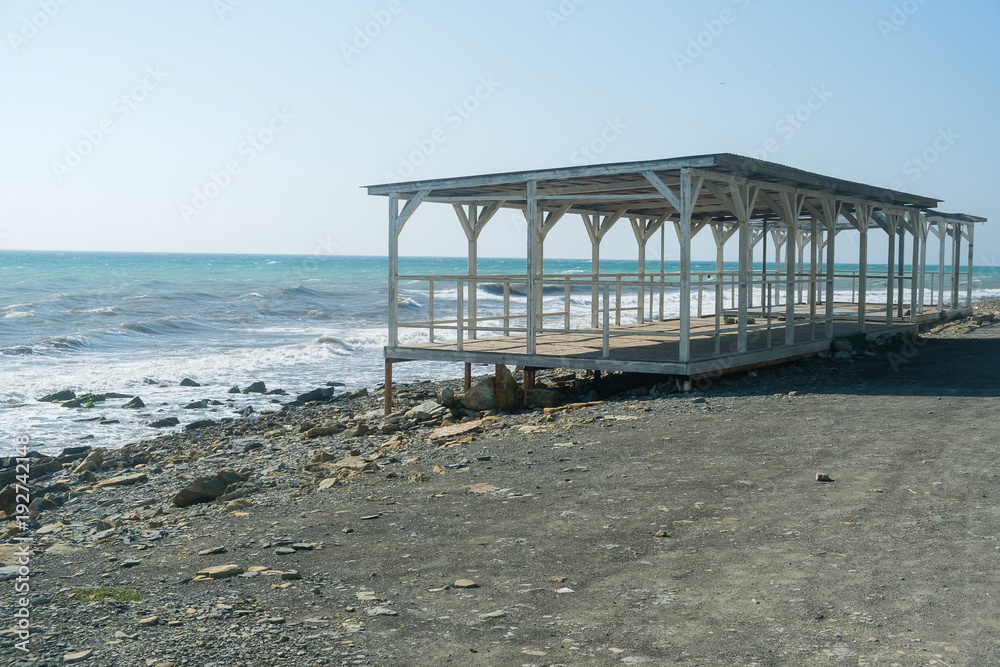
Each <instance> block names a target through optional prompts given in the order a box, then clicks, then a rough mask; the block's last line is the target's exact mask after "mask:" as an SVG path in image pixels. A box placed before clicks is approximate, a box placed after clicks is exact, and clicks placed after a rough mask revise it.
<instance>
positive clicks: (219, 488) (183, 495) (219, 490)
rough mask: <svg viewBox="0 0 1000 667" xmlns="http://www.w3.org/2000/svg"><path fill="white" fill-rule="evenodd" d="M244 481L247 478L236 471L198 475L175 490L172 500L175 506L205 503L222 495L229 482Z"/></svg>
mask: <svg viewBox="0 0 1000 667" xmlns="http://www.w3.org/2000/svg"><path fill="white" fill-rule="evenodd" d="M245 481H247V478H246V477H244V476H243V475H241V474H239V473H238V472H235V471H232V470H220V471H219V472H218V473H217V474H216V475H215V477H199V478H198V479H196V480H194V481H193V482H191V483H190V484H188V485H187V486H186V487H184V488H183V489H181V490H180V491H179V492H177V495H175V496H174V498H173V500H172V502H173V504H174V505H175V506H176V507H187V506H188V505H194V504H196V503H206V502H209V501H212V500H215V499H216V498H218V497H219V496H221V495H223V494H224V493H225V492H226V488H227V487H229V486H230V485H231V484H236V483H238V482H245Z"/></svg>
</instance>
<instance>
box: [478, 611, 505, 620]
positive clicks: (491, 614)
mask: <svg viewBox="0 0 1000 667" xmlns="http://www.w3.org/2000/svg"><path fill="white" fill-rule="evenodd" d="M506 615H507V612H505V611H504V610H503V609H497V610H496V611H491V612H489V613H486V614H480V615H479V618H482V619H490V618H503V617H504V616H506Z"/></svg>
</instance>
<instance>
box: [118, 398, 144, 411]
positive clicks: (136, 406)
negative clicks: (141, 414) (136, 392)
mask: <svg viewBox="0 0 1000 667" xmlns="http://www.w3.org/2000/svg"><path fill="white" fill-rule="evenodd" d="M122 407H123V408H125V409H126V410H141V409H142V408H144V407H146V404H145V403H143V402H142V399H141V398H139V397H138V396H136V397H135V398H133V399H132V400H131V401H129V402H128V403H126V404H125V405H123V406H122Z"/></svg>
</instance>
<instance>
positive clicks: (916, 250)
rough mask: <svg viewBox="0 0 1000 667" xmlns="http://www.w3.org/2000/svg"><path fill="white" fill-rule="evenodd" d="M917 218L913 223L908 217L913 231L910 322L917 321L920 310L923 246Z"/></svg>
mask: <svg viewBox="0 0 1000 667" xmlns="http://www.w3.org/2000/svg"><path fill="white" fill-rule="evenodd" d="M917 218H918V219H917V221H916V222H914V221H913V216H912V215H911V216H910V227H911V228H912V230H913V252H912V257H911V258H910V322H916V321H917V313H918V312H919V309H920V297H919V296H918V293H919V291H920V248H921V247H922V246H923V244H922V243H921V242H920V220H919V215H918V216H917Z"/></svg>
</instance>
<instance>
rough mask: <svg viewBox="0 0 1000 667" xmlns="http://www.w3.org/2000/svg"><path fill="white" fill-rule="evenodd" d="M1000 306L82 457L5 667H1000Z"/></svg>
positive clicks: (366, 399)
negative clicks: (805, 351)
mask: <svg viewBox="0 0 1000 667" xmlns="http://www.w3.org/2000/svg"><path fill="white" fill-rule="evenodd" d="M994 310H1000V303H994V304H992V305H991V304H985V305H984V307H983V309H981V310H979V309H977V316H978V318H979V319H978V320H977V319H975V318H973V319H966V320H961V321H956V322H952V323H949V324H945V325H942V326H939V327H937V328H936V329H934V330H933V331H930V332H927V333H925V334H923V335H922V336H921V337H920V338H909V339H903V340H895V341H891V342H890V343H889V344H887V345H885V346H883V347H882V348H881V349H878V350H870V349H869V350H867V351H862V352H861V353H860V354H859V355H858V356H856V357H855V358H854V359H853V360H851V361H833V360H824V359H809V360H804V361H800V362H798V363H795V364H789V365H785V366H779V367H771V368H765V369H760V370H758V371H756V372H754V373H749V374H740V375H738V376H730V377H726V378H721V379H718V380H715V381H714V382H712V383H711V385H710V386H707V387H705V390H704V391H699V392H695V393H693V394H678V393H666V392H668V391H672V387H671V383H670V382H664V381H663V380H664V379H663V378H656V379H655V382H656V383H657V384H656V385H655V388H656V389H657V391H656V393H655V395H653V396H650V395H649V390H650V384H649V383H650V382H652V380H651V379H650V378H638V379H636V378H625V377H617V376H613V377H611V378H605V380H604V381H603V382H602V383H597V382H594V381H592V380H585V379H580V380H575V381H574V380H571V379H570V378H569V377H568V376H566V374H565V373H548V374H542V375H541V379H542V380H543V381H544V382H545V383H547V384H548V386H549V387H551V388H554V389H558V390H560V391H561V392H562V393H563V395H564V398H565V400H569V401H581V400H583V399H585V398H586V399H588V402H590V403H591V404H590V405H583V406H581V405H579V404H577V405H572V406H569V408H568V409H561V410H549V411H548V414H546V413H545V412H543V411H541V410H536V411H525V412H521V413H518V414H497V413H489V412H486V413H480V414H478V415H476V414H473V415H470V414H469V413H467V412H465V411H464V410H463V409H460V408H458V407H457V406H456V407H455V409H447V408H446V407H444V406H442V407H440V408H439V409H438V408H435V409H434V410H433V411H432V412H433V414H432V413H428V410H431V407H430V406H423V407H422V408H421V409H419V410H416V411H414V412H409V413H408V412H406V411H407V410H409V409H410V408H412V407H413V406H418V405H421V404H423V403H425V402H426V401H429V400H432V399H438V398H440V397H441V396H442V392H443V390H445V389H450V390H452V391H456V390H457V389H458V385H457V383H436V384H431V383H418V384H413V385H409V386H405V387H402V386H401V387H397V395H398V398H399V405H398V406H397V407H399V408H400V411H399V412H398V413H397V414H396V416H395V418H394V421H389V422H386V421H385V420H384V419H383V418H382V416H381V411H380V410H379V407H380V403H381V399H380V396H379V395H378V392H377V391H373V392H372V394H371V395H368V396H355V397H353V398H350V399H344V400H339V401H333V402H318V403H309V404H308V405H306V407H304V408H300V409H291V410H282V411H281V412H278V413H275V414H271V415H261V414H258V415H255V416H253V417H252V418H249V419H246V420H243V421H241V422H238V423H236V424H230V425H223V426H218V427H212V428H206V429H202V430H197V431H191V432H188V433H181V434H172V435H168V436H164V437H162V438H159V439H156V440H153V441H149V442H145V443H139V444H136V445H131V446H129V447H126V448H124V449H122V450H117V451H110V452H103V457H102V458H103V460H102V462H101V463H100V465H96V464H95V465H94V467H95V469H94V470H92V471H90V472H89V473H87V472H85V471H84V470H82V469H81V470H80V473H79V474H73V473H72V471H73V470H76V469H78V468H79V467H80V464H81V462H82V461H83V460H84V456H87V455H88V453H87V452H82V453H78V454H69V455H68V456H67V458H68V459H71V460H67V461H65V462H63V463H61V464H60V463H59V462H58V461H57V462H56V464H57V466H56V467H63V466H65V468H64V470H63V472H62V473H60V474H58V475H56V476H54V477H53V476H52V475H47V476H45V477H39V478H37V479H35V480H33V481H32V485H33V487H32V493H33V498H41V497H43V496H44V497H46V498H47V499H48V500H49V501H50V502H48V503H41V502H39V503H38V504H36V506H35V510H36V511H35V513H34V514H35V517H34V518H35V521H34V522H33V524H32V527H31V529H30V530H29V531H28V532H26V533H20V534H18V530H17V528H16V527H15V525H14V524H13V523H11V524H8V528H7V529H6V530H5V532H4V534H3V537H2V539H0V563H2V564H3V565H6V566H11V565H16V564H17V563H18V560H17V556H16V552H17V549H18V548H19V547H18V542H17V540H16V538H17V537H24V536H29V537H31V538H32V539H33V542H31V543H30V547H31V551H32V554H31V556H30V579H29V583H30V592H29V593H27V597H28V598H29V599H30V603H31V606H30V624H31V626H30V632H31V635H30V639H29V640H28V644H27V645H26V646H25V647H26V648H28V649H29V650H30V654H26V653H24V652H22V651H20V650H19V649H18V648H17V646H16V644H17V643H18V642H19V641H22V638H19V637H18V635H17V633H16V632H15V628H16V626H17V623H16V619H15V617H14V615H13V614H14V612H15V609H17V608H18V599H19V597H20V596H19V595H18V594H17V593H15V585H16V584H17V580H16V579H11V580H8V581H6V582H4V583H0V591H2V592H3V594H2V595H0V608H2V610H3V611H2V613H3V615H4V617H5V618H7V619H8V621H7V624H6V625H7V627H8V628H10V629H8V630H7V631H5V632H2V633H0V645H2V646H3V656H4V663H5V664H6V663H7V662H9V663H10V664H32V665H57V664H58V665H63V664H70V663H73V662H74V661H75V663H76V664H84V665H107V666H118V665H121V666H125V665H128V666H133V665H135V666H139V665H141V666H144V667H152V666H153V665H160V666H161V667H166V666H168V665H171V664H174V665H192V666H195V665H196V666H199V667H201V666H208V665H218V666H222V665H226V666H227V667H229V666H235V665H341V664H358V665H441V664H449V665H463V666H464V665H470V666H478V665H515V666H524V665H539V666H542V665H549V666H552V665H623V664H624V665H640V664H643V665H720V664H721V665H747V666H749V665H760V666H763V665H768V666H770V665H826V664H830V665H836V664H854V665H887V666H888V665H900V666H903V665H906V666H908V665H931V664H939V665H944V666H946V667H948V666H950V667H957V666H958V665H969V666H971V665H989V664H1000V645H998V639H997V636H996V627H997V624H998V620H1000V619H998V608H997V602H996V591H997V590H1000V587H998V584H1000V574H998V572H997V568H996V562H997V558H998V556H1000V553H998V549H1000V546H998V545H1000V542H998V541H997V535H998V526H1000V509H998V505H997V502H996V498H997V491H996V488H997V471H996V466H995V458H996V457H995V446H996V436H995V430H996V428H995V423H994V419H995V415H996V414H997V410H998V407H1000V405H998V403H1000V401H998V397H1000V383H998V381H997V377H998V372H1000V354H998V353H1000V325H997V324H994V323H993V321H992V318H986V319H984V318H983V315H984V314H985V313H988V312H992V311H994ZM644 383H645V384H644ZM446 393H447V392H446ZM594 399H598V400H594ZM444 402H445V403H448V404H449V405H453V406H454V405H456V404H454V403H452V402H450V401H448V400H447V397H445V399H444ZM564 408H566V406H564ZM442 418H444V419H447V420H448V421H449V422H455V423H456V424H457V426H456V427H455V430H456V431H462V430H466V432H459V433H453V434H452V435H450V436H448V435H445V436H442V437H438V438H436V439H434V440H433V441H431V440H430V438H431V436H432V435H433V434H434V433H435V431H434V429H436V428H438V427H439V426H440V424H441V422H442ZM397 429H398V430H397ZM369 430H370V431H371V432H370V433H366V431H369ZM39 461H41V459H38V460H36V461H35V462H34V463H33V465H34V464H38V465H41V464H40V463H39ZM36 467H37V466H36ZM83 467H89V466H83ZM220 471H229V472H228V473H226V474H227V475H229V477H228V478H227V479H225V480H224V481H218V480H216V482H215V486H216V487H221V488H216V489H215V490H214V491H213V490H212V489H211V488H209V487H211V486H212V485H211V484H206V483H205V481H204V478H206V477H216V476H217V475H218V474H219V473H220ZM818 474H822V475H825V476H826V478H828V479H830V480H832V481H828V482H821V481H817V475H818ZM232 475H238V476H237V477H233V476H232ZM224 476H225V475H224ZM244 478H245V481H244ZM109 480H112V481H113V483H111V484H108V483H107V482H108V481H109ZM199 480H201V481H200V482H199ZM186 487H192V489H194V488H195V487H199V488H197V489H196V490H199V491H201V492H205V493H209V494H210V493H216V495H218V493H224V494H225V495H223V496H222V497H221V498H217V499H216V500H215V501H213V502H205V503H196V504H191V505H188V506H186V507H177V506H176V504H175V498H178V495H177V494H178V492H180V491H181V490H182V489H185V488H186ZM192 493H193V490H191V491H189V494H188V495H187V496H184V497H191V494H192ZM206 497H207V496H206ZM6 500H9V499H6ZM181 502H183V501H181ZM5 509H11V508H10V507H9V506H8V507H7V508H5ZM7 520H8V521H9V520H10V518H9V517H8V519H7ZM225 566H233V567H229V568H227V567H225ZM211 568H215V569H214V570H213V569H211ZM206 571H207V572H208V574H202V575H199V572H206ZM0 572H2V570H0ZM22 595H24V594H23V593H22Z"/></svg>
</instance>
